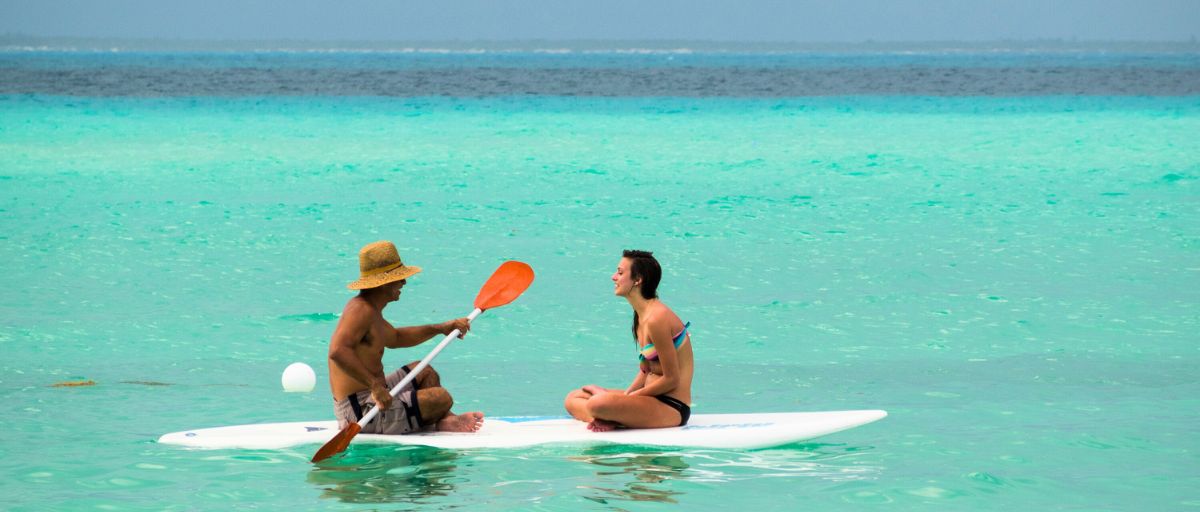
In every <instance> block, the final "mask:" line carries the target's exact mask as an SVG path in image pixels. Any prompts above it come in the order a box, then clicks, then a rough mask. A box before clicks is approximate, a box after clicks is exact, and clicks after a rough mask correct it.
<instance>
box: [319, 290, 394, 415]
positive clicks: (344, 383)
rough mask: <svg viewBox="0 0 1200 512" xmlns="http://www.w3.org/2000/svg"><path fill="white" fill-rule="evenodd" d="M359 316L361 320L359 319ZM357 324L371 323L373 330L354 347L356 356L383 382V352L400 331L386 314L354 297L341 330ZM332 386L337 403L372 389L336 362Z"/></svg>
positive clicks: (339, 327) (340, 322)
mask: <svg viewBox="0 0 1200 512" xmlns="http://www.w3.org/2000/svg"><path fill="white" fill-rule="evenodd" d="M355 301H359V302H360V304H355ZM352 306H353V307H352ZM356 316H357V318H355V317H356ZM363 317H366V318H363ZM357 322H369V323H370V328H369V329H368V330H367V333H366V336H364V337H363V338H362V339H361V340H359V341H358V342H357V343H356V344H355V345H354V353H355V355H357V356H358V360H359V361H362V364H363V366H364V367H365V368H366V370H367V371H368V372H370V373H371V375H374V376H375V377H377V378H378V379H379V380H380V381H383V378H384V377H383V349H384V348H385V347H386V345H387V340H389V339H392V338H395V336H396V330H395V328H394V327H392V324H390V323H388V321H387V320H385V319H384V318H383V314H382V312H380V311H379V310H377V309H375V308H373V307H371V306H370V304H367V303H366V301H365V300H363V299H362V298H360V297H355V298H352V299H350V302H349V303H347V304H346V308H345V310H344V311H343V315H342V318H341V320H339V321H338V327H337V329H339V330H340V329H343V328H346V327H347V326H348V325H351V324H355V323H357ZM329 384H330V389H331V390H332V391H333V398H334V400H342V399H344V398H346V397H347V396H349V395H351V394H354V393H357V392H359V391H362V390H364V389H367V388H368V383H366V382H359V381H358V379H355V378H354V377H352V376H350V375H348V374H347V373H346V372H344V371H342V370H341V369H340V368H338V367H337V365H336V364H332V363H330V365H329Z"/></svg>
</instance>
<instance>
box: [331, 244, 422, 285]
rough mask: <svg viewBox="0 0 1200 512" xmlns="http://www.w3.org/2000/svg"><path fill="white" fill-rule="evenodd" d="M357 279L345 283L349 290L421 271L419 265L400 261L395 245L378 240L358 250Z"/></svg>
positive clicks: (390, 280)
mask: <svg viewBox="0 0 1200 512" xmlns="http://www.w3.org/2000/svg"><path fill="white" fill-rule="evenodd" d="M358 270H359V273H360V276H359V279H358V281H355V282H353V283H350V284H348V285H346V288H349V289H351V290H365V289H368V288H375V287H377V286H383V285H385V284H388V283H392V282H396V281H399V280H401V279H408V278H409V277H412V276H413V274H416V273H417V272H420V271H421V267H415V266H412V265H405V264H404V262H402V261H400V253H398V252H396V246H395V245H392V243H391V242H388V241H379V242H375V243H371V244H367V245H365V246H363V248H362V249H361V250H359V251H358Z"/></svg>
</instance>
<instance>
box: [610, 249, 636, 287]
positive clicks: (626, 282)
mask: <svg viewBox="0 0 1200 512" xmlns="http://www.w3.org/2000/svg"><path fill="white" fill-rule="evenodd" d="M629 265H630V262H629V258H621V263H619V264H617V271H616V272H615V273H613V275H612V281H613V294H614V295H618V296H621V297H625V296H628V295H629V292H631V291H633V287H634V282H633V281H634V280H633V274H632V273H631V272H630V271H629Z"/></svg>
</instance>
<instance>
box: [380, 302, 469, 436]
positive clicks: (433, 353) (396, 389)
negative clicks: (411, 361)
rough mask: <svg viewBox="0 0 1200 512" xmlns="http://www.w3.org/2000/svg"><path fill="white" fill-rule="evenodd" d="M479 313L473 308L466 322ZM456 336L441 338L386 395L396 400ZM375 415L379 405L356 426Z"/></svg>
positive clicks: (452, 333) (457, 332)
mask: <svg viewBox="0 0 1200 512" xmlns="http://www.w3.org/2000/svg"><path fill="white" fill-rule="evenodd" d="M480 313H483V310H482V309H479V308H475V311H472V312H471V314H470V315H467V321H468V322H470V321H472V320H475V317H477V316H479V314H480ZM458 334H459V331H458V329H455V330H453V331H450V334H447V335H446V337H445V338H442V341H441V342H440V343H438V345H437V346H436V347H434V348H433V350H431V351H430V352H429V355H427V356H425V359H422V360H421V362H420V363H417V367H416V368H413V369H412V371H410V372H408V375H405V376H404V378H403V379H400V382H399V383H397V384H396V385H395V386H394V387H393V388H392V390H391V391H389V392H388V394H390V395H392V398H396V393H399V392H400V390H401V389H402V388H404V386H407V385H408V383H409V382H412V380H413V379H414V378H416V376H417V374H418V373H421V371H422V370H424V369H425V368H427V367H429V363H430V362H432V361H433V358H435V357H437V355H438V354H439V353H441V351H442V349H444V348H446V345H449V344H450V342H451V341H453V340H454V338H457V337H458ZM377 414H379V404H375V406H374V407H371V411H370V412H368V413H367V414H366V416H363V417H362V419H360V420H358V426H360V427H365V426H367V423H370V422H371V420H373V419H375V415H377Z"/></svg>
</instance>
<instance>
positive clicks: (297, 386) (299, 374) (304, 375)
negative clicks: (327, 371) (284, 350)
mask: <svg viewBox="0 0 1200 512" xmlns="http://www.w3.org/2000/svg"><path fill="white" fill-rule="evenodd" d="M316 385H317V374H316V372H313V369H312V367H310V366H308V365H306V364H304V363H292V364H290V365H288V367H287V369H285V370H283V390H284V391H287V392H288V393H308V392H309V391H312V390H313V387H315V386H316Z"/></svg>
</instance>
